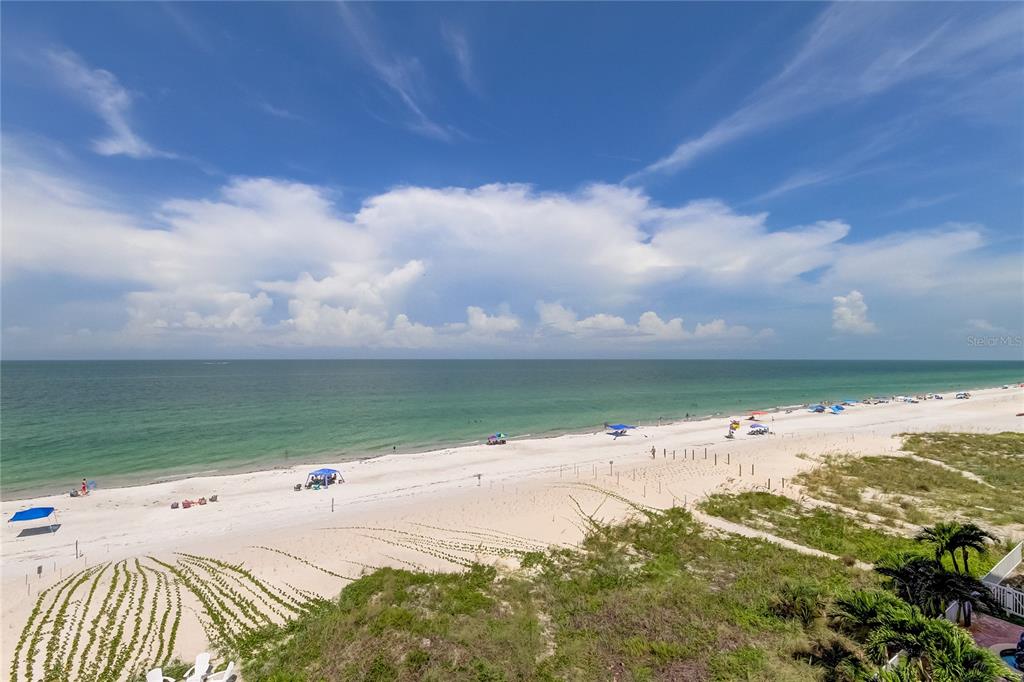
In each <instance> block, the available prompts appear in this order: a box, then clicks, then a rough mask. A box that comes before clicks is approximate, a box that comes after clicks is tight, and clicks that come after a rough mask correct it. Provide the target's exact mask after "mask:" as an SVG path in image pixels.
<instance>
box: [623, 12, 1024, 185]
mask: <svg viewBox="0 0 1024 682" xmlns="http://www.w3.org/2000/svg"><path fill="white" fill-rule="evenodd" d="M1020 22H1021V9H1020V7H1019V6H1014V7H1006V6H998V5H996V6H993V7H991V8H984V9H983V10H979V9H978V6H976V5H975V6H974V7H969V6H956V5H953V6H945V7H943V8H941V10H937V11H933V12H921V11H920V8H919V7H917V6H914V5H913V4H899V3H837V4H833V5H830V6H829V7H828V8H826V9H825V10H824V11H822V12H821V14H820V15H819V16H818V18H817V20H816V21H815V22H814V23H813V24H812V25H811V27H810V30H809V31H808V33H807V38H806V40H805V41H804V43H803V45H802V46H801V48H800V49H799V50H798V51H797V53H796V54H795V55H794V57H793V58H792V59H791V60H790V61H789V63H788V64H787V65H786V66H785V67H784V68H783V69H782V70H781V71H780V72H779V73H778V74H776V75H775V76H774V77H773V78H772V79H770V80H769V81H767V82H766V83H765V84H764V85H762V86H761V87H760V88H758V89H757V90H756V91H755V92H754V93H753V94H752V95H751V96H750V97H749V98H748V100H747V102H746V104H745V105H744V106H742V107H741V108H739V109H738V110H737V111H735V112H734V113H733V114H731V115H730V116H728V117H726V118H725V119H723V120H721V121H719V122H718V123H717V124H715V125H714V126H712V127H711V128H710V129H709V130H707V131H706V132H705V133H704V134H702V135H699V136H698V137H695V138H692V139H690V140H687V141H685V142H683V143H682V144H680V145H679V146H678V147H676V148H675V149H674V150H673V151H672V152H671V153H670V154H668V155H667V156H665V157H663V158H661V159H659V160H657V161H656V162H654V163H652V164H650V165H649V166H647V167H646V168H645V169H643V170H642V171H640V172H639V173H637V174H634V175H633V176H631V178H630V179H636V178H638V177H640V176H643V175H646V174H650V173H670V172H674V171H677V170H679V169H682V168H685V167H687V166H689V165H690V164H691V163H693V162H694V161H695V160H696V159H698V158H699V157H701V156H703V155H705V154H708V153H711V152H712V151H714V150H716V149H718V148H719V147H721V146H724V145H726V144H729V143H731V142H734V141H736V140H738V139H741V138H743V137H746V136H748V135H750V134H752V133H755V132H757V131H760V130H764V129H766V128H769V127H772V126H776V125H779V124H781V123H783V122H786V121H789V120H792V119H794V118H796V117H799V116H803V115H806V114H808V113H810V112H814V111H819V110H822V109H825V108H827V107H832V106H836V105H839V104H842V103H845V102H849V101H852V100H857V99H863V98H868V97H873V96H875V95H878V94H880V93H882V92H885V91H888V90H890V89H892V88H893V87H895V86H897V85H899V84H903V83H907V82H910V81H913V80H916V79H920V78H926V77H932V78H941V79H943V80H944V81H947V82H948V81H950V80H954V79H956V80H963V81H969V79H970V78H971V77H972V76H973V75H974V74H976V73H978V72H979V71H981V70H982V69H984V68H986V67H990V66H993V65H994V66H1000V65H1001V64H1003V63H1004V62H1005V61H1006V60H1007V59H1008V58H1009V57H1011V56H1013V55H1019V54H1020V53H1021V51H1022V43H1021V41H1020V40H1019V31H1020V28H1019V27H1020Z"/></svg>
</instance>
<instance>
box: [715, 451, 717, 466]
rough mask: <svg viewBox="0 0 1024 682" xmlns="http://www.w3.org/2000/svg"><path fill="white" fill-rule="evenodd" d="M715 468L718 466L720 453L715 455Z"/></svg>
mask: <svg viewBox="0 0 1024 682" xmlns="http://www.w3.org/2000/svg"><path fill="white" fill-rule="evenodd" d="M715 466H718V453H717V452H716V453H715Z"/></svg>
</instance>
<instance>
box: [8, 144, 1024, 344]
mask: <svg viewBox="0 0 1024 682" xmlns="http://www.w3.org/2000/svg"><path fill="white" fill-rule="evenodd" d="M8 143H9V141H8ZM4 158H5V164H4V167H3V188H4V201H3V204H2V218H3V230H4V234H3V237H4V250H3V276H4V281H5V285H8V284H10V283H14V284H18V283H19V282H22V281H30V280H27V279H25V278H26V276H29V275H33V274H36V275H39V274H43V275H60V276H61V279H58V278H54V281H65V282H66V281H68V280H69V279H70V281H71V282H74V283H75V285H74V288H75V291H74V292H73V293H71V292H70V291H69V293H68V298H69V299H71V298H75V297H76V296H77V293H78V290H79V289H81V290H89V288H90V287H91V286H93V285H91V284H90V282H97V283H100V284H101V285H102V286H101V287H99V288H97V291H99V292H107V293H98V294H95V295H94V296H93V298H95V299H96V300H97V302H96V303H95V305H96V306H104V307H103V310H102V315H96V316H90V315H88V314H86V313H83V314H82V317H81V319H79V320H77V321H76V322H75V323H74V324H75V327H82V326H88V327H89V328H90V329H92V330H93V331H94V332H95V334H94V337H93V339H94V340H96V342H97V343H98V342H99V340H101V339H102V340H109V339H111V338H112V337H113V335H116V334H121V335H122V337H123V338H122V339H121V341H120V342H119V343H120V346H121V347H129V346H131V344H132V343H135V342H136V340H138V339H144V341H145V343H147V344H149V345H148V346H147V347H149V348H154V347H156V346H157V345H159V344H160V343H161V341H160V339H161V338H164V337H166V338H167V339H171V338H183V337H185V336H187V335H202V336H204V337H209V338H222V339H226V340H228V341H230V343H233V344H236V345H237V346H240V347H241V346H247V345H254V344H255V345H260V344H265V345H275V346H306V347H308V346H318V347H366V348H372V347H400V348H410V347H413V348H451V347H468V346H471V345H473V344H481V345H490V346H493V345H495V344H506V345H508V344H513V345H514V344H520V345H521V346H523V347H526V346H529V347H531V348H544V347H547V344H556V345H557V344H558V343H560V341H559V340H558V339H559V337H564V338H565V339H566V340H572V341H573V342H574V343H575V342H580V343H583V344H584V345H586V343H590V342H593V343H594V344H604V343H605V341H602V339H619V338H621V339H629V340H630V343H632V342H634V341H635V342H637V343H644V342H650V343H654V344H659V343H660V344H673V343H677V342H678V343H683V342H686V343H690V342H693V343H698V342H701V341H711V340H722V339H751V340H753V342H756V340H757V339H759V338H763V337H764V336H766V335H769V334H770V333H771V332H770V331H766V330H762V331H756V330H757V329H758V328H760V327H761V326H765V325H766V324H770V325H771V326H772V327H774V328H779V326H780V324H781V326H782V327H785V326H786V324H787V322H786V320H785V319H783V320H781V321H780V322H776V321H775V314H776V313H772V316H771V317H768V313H766V312H765V311H766V310H774V311H776V312H779V311H785V310H800V311H803V310H804V309H812V310H815V311H817V310H821V311H822V312H824V310H825V309H827V307H826V306H827V304H826V303H825V301H827V300H828V299H827V298H826V292H828V296H831V294H832V293H834V292H836V291H853V292H858V293H857V294H856V296H853V294H851V295H850V296H845V297H844V296H840V297H838V299H842V301H837V302H836V303H837V305H839V304H840V303H841V305H839V308H840V310H841V311H842V312H841V313H840V314H839V316H838V317H837V318H836V320H837V329H844V330H847V331H850V330H853V329H860V330H861V331H863V330H865V329H869V328H871V323H870V322H869V321H868V318H867V316H866V313H864V315H863V316H862V317H858V316H857V315H858V314H857V312H856V307H857V306H856V305H855V304H857V303H859V304H860V305H863V296H864V295H866V296H867V297H869V298H871V300H872V302H873V306H875V307H876V308H877V309H876V310H875V312H876V314H879V313H878V311H879V310H881V315H882V317H883V319H889V318H890V317H891V315H888V314H887V312H888V311H889V310H891V309H892V307H894V306H899V305H903V304H906V305H907V306H908V310H909V311H910V314H911V315H912V313H913V311H915V310H923V309H927V306H929V305H934V306H937V307H941V309H942V310H943V311H948V312H949V314H950V315H951V316H956V317H955V321H954V322H951V323H950V324H952V325H954V326H959V325H961V324H962V320H964V319H968V318H978V319H981V318H985V319H988V320H992V323H993V324H994V325H1000V326H1006V327H1007V328H1016V326H1018V324H1017V322H1016V321H1015V318H1013V312H1012V311H1013V307H1012V300H1013V297H1014V292H1018V293H1019V291H1020V288H1021V272H1020V264H1019V254H1015V253H1011V252H1007V253H1004V254H998V253H994V252H990V251H988V250H987V249H985V248H983V247H985V245H986V237H985V232H984V230H982V229H981V228H980V227H978V226H972V225H946V226H943V227H941V228H937V229H934V230H930V231H915V232H894V233H893V234H890V235H888V236H885V237H881V238H875V239H870V240H867V241H860V242H851V241H850V240H849V233H850V229H851V228H850V227H849V226H848V225H846V224H845V223H843V222H840V221H821V222H819V223H816V224H813V225H809V226H797V227H789V228H786V229H771V228H770V227H769V220H768V215H767V214H764V213H758V214H742V213H738V212H736V211H734V210H733V209H731V208H730V207H728V206H726V205H725V204H723V203H721V202H718V201H712V200H703V201H692V202H689V203H686V204H683V205H680V206H661V205H659V204H657V203H656V202H654V201H653V200H652V199H651V198H650V197H649V196H647V195H646V194H645V193H643V192H641V191H639V190H635V189H628V188H622V187H615V186H606V185H593V186H589V187H586V188H583V189H582V190H580V191H579V192H574V193H561V192H554V193H541V192H536V191H535V190H533V189H532V188H530V187H529V186H525V185H486V186H483V187H477V188H443V189H433V188H423V187H402V188H396V189H393V190H390V191H387V192H384V193H381V194H378V195H375V196H371V197H369V198H367V199H366V200H365V201H364V202H363V203H362V205H361V206H360V207H359V208H358V210H356V211H355V212H354V213H350V214H346V213H342V212H340V211H339V210H338V209H337V206H336V205H335V203H334V201H333V197H332V194H331V193H330V192H329V191H327V190H325V189H323V188H319V187H315V186H311V185H306V184H302V183H295V182H288V181H284V180H276V179H270V178H236V179H233V180H231V181H229V182H227V183H226V184H225V185H224V186H223V187H222V188H221V189H220V190H219V191H218V192H216V193H214V194H213V195H212V196H210V197H209V198H205V199H194V198H189V199H170V200H167V201H165V202H163V203H162V204H160V206H159V208H158V210H157V211H156V212H155V213H152V214H146V215H141V216H139V215H133V214H132V213H130V212H127V211H124V210H121V209H119V208H118V207H117V202H116V200H114V199H112V198H109V197H107V196H106V195H105V194H104V193H103V192H102V191H101V190H97V189H96V188H93V187H88V186H83V185H80V184H78V183H76V182H74V181H71V180H68V179H67V178H65V177H62V176H61V175H60V174H58V173H55V172H54V171H52V170H48V169H46V168H44V167H42V166H39V165H38V164H32V163H29V162H27V161H26V159H25V157H24V155H23V154H21V153H19V152H18V151H17V150H15V152H14V153H7V147H6V146H5V157H4ZM958 272H970V273H972V274H971V277H969V278H966V279H965V278H964V277H961V276H959V275H958V274H957V273H958ZM111 291H113V292H115V293H109V292H111ZM979 293H984V294H985V296H984V297H980V296H979ZM25 294H26V295H25V296H21V297H18V298H17V300H13V305H12V304H11V303H12V299H5V315H7V321H8V322H9V324H10V325H11V326H27V327H30V328H31V329H32V331H31V333H30V334H29V333H26V334H22V335H20V336H21V337H28V336H33V337H39V338H44V337H45V335H46V333H47V328H46V326H45V324H42V323H41V322H42V321H40V320H38V319H37V318H36V317H34V316H32V315H27V314H24V313H25V312H26V311H30V310H31V308H32V306H33V301H34V298H33V295H34V294H33V293H32V292H31V291H26V292H25ZM715 297H718V298H719V299H720V300H723V301H725V302H726V303H725V304H727V305H729V306H730V308H731V309H734V308H735V307H736V306H737V305H741V306H742V305H744V304H743V301H748V302H749V304H748V305H746V307H745V311H746V312H745V313H741V314H742V315H744V316H745V317H746V319H742V320H736V319H734V318H735V317H736V316H737V313H736V312H734V311H733V310H730V312H728V314H722V313H724V312H725V310H722V311H721V312H717V311H716V310H715V305H716V304H715V303H713V302H710V303H708V302H706V301H708V300H711V299H714V298H715ZM495 301H504V302H506V303H505V304H503V305H501V306H498V307H496V308H495V307H494V306H495V304H494V302H495ZM550 301H557V302H550ZM979 301H982V302H983V304H982V303H979ZM1008 301H1009V302H1011V305H1009V306H1008V305H1007V302H1008ZM766 304H767V305H766ZM75 305H76V306H79V307H84V308H83V309H85V308H88V306H90V305H93V303H89V302H84V303H75ZM691 306H692V307H691ZM697 306H699V307H697ZM801 306H803V307H802V308H801ZM76 309H78V308H76ZM575 310H586V311H591V312H590V314H588V315H585V316H580V315H577V313H576V312H575ZM666 310H678V311H680V312H687V313H688V314H689V315H691V316H692V315H694V314H695V313H696V312H699V314H700V316H701V317H700V318H698V319H700V320H701V321H700V322H699V323H697V324H694V325H693V326H690V327H687V326H685V325H684V322H683V319H682V318H681V317H671V316H666V317H662V316H661V315H659V312H663V311H666ZM690 310H693V311H694V312H688V311H690ZM1007 311H1009V312H1007ZM118 315H120V316H121V318H120V319H121V320H122V322H121V324H122V327H121V328H115V326H114V325H116V324H117V323H118V317H117V316H118ZM783 315H785V313H784V312H783ZM90 317H96V318H99V319H95V320H94V319H90ZM721 318H725V319H729V322H728V323H727V322H726V321H724V320H723V319H721ZM1011 318H1012V319H1011ZM794 319H796V318H793V317H790V318H789V324H790V325H792V324H793V321H794ZM900 319H902V317H901V318H900ZM769 320H770V322H769ZM858 320H861V322H858ZM737 322H742V323H744V324H737ZM51 324H52V323H51ZM889 326H891V325H887V327H889ZM887 331H891V330H889V329H887ZM140 342H141V341H140ZM225 342H227V341H225ZM596 347H601V348H604V347H608V346H607V345H605V346H600V345H599V346H596Z"/></svg>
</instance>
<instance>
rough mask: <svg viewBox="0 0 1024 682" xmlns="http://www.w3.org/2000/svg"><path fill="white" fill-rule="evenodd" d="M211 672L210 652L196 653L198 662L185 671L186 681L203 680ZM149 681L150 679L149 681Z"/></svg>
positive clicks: (200, 681)
mask: <svg viewBox="0 0 1024 682" xmlns="http://www.w3.org/2000/svg"><path fill="white" fill-rule="evenodd" d="M209 673H210V654H209V653H208V652H206V651H203V652H200V653H198V654H196V663H195V665H193V666H192V667H191V668H189V671H188V672H187V673H185V682H202V681H203V680H205V679H206V676H207V675H208V674H209ZM147 682H148V681H147Z"/></svg>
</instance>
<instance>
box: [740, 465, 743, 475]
mask: <svg viewBox="0 0 1024 682" xmlns="http://www.w3.org/2000/svg"><path fill="white" fill-rule="evenodd" d="M740 476H743V465H742V464H741V465H740Z"/></svg>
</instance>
